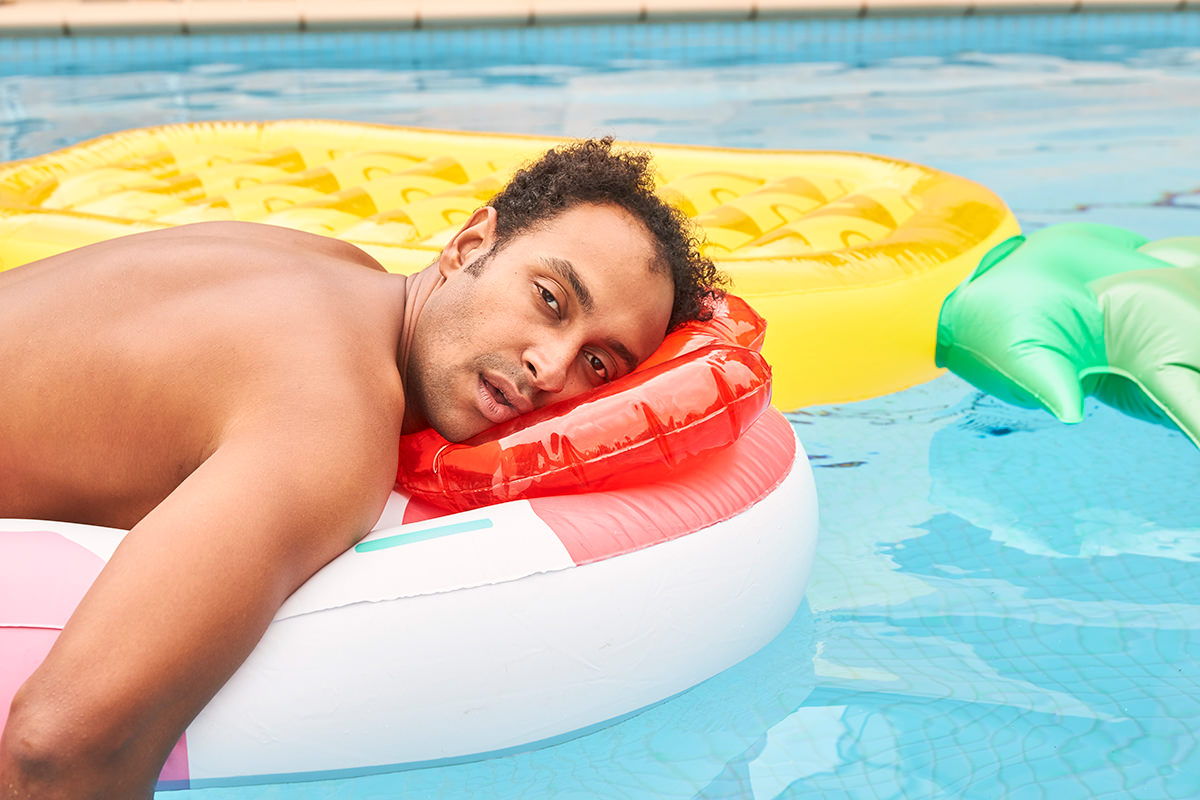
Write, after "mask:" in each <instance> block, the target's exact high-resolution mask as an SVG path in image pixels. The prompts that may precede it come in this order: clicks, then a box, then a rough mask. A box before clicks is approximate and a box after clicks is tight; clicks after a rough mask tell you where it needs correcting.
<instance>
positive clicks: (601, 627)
mask: <svg viewBox="0 0 1200 800" xmlns="http://www.w3.org/2000/svg"><path fill="white" fill-rule="evenodd" d="M762 336H763V324H762V320H761V318H758V317H757V316H756V315H754V314H753V312H752V311H750V309H749V308H748V307H746V306H745V305H744V304H742V303H740V302H739V301H738V300H737V299H736V298H733V297H730V298H728V300H727V303H726V307H725V308H724V309H722V310H719V312H718V313H717V314H716V316H715V317H714V319H713V320H711V321H709V322H707V323H689V324H688V325H686V326H684V327H683V328H681V329H679V330H677V331H675V332H673V333H672V334H671V335H670V336H669V337H668V338H667V341H665V342H664V343H663V345H662V347H660V348H659V350H658V351H656V353H655V354H654V356H652V357H651V359H649V360H648V361H647V362H646V363H645V364H643V365H641V366H640V367H639V368H638V370H637V371H635V372H634V373H632V374H630V375H628V376H625V377H624V378H622V379H620V380H618V381H614V382H613V383H612V384H609V385H608V386H607V387H605V388H604V389H603V390H601V391H599V392H595V393H592V394H590V395H587V396H584V397H581V398H578V399H576V400H574V401H571V402H569V403H566V404H559V405H557V406H554V407H548V408H545V409H541V410H539V411H537V412H534V413H533V414H530V415H527V416H526V417H524V418H521V419H519V420H514V421H513V422H512V423H509V424H508V425H505V426H499V427H498V428H496V429H493V430H492V431H488V432H485V433H484V434H482V435H481V436H480V437H477V438H475V439H472V440H470V441H469V442H466V443H462V444H457V445H449V444H448V443H445V442H443V441H440V440H438V439H437V437H434V436H428V435H427V436H421V435H418V436H413V437H405V438H404V439H403V440H402V446H401V454H402V459H404V460H406V466H405V469H404V470H403V474H404V475H405V484H406V485H404V486H400V487H399V488H398V490H397V491H396V492H394V493H393V495H392V497H391V499H390V501H389V503H388V506H387V508H386V509H385V511H384V512H383V515H382V517H381V519H380V520H379V522H378V523H377V524H376V526H375V527H374V529H373V530H372V531H371V533H369V534H368V535H367V536H366V537H365V538H364V539H363V540H362V541H361V542H360V543H358V544H357V545H356V546H355V547H353V548H352V549H350V550H349V551H347V552H346V553H344V554H343V555H341V556H340V557H338V558H336V559H335V560H334V561H332V562H330V563H329V564H328V565H327V566H326V567H324V568H323V569H322V570H320V571H319V572H318V573H317V574H316V575H315V576H314V577H313V578H311V579H310V580H309V581H308V582H307V583H305V584H304V585H303V586H301V587H300V589H298V590H297V591H296V592H295V593H294V594H293V595H292V596H291V597H290V598H289V599H288V600H287V601H286V602H285V603H284V604H283V606H282V607H281V608H280V609H279V612H278V613H277V614H276V616H275V618H274V620H273V621H272V623H271V624H270V626H269V627H268V630H267V632H266V634H265V635H264V637H263V639H262V641H261V642H260V643H259V645H258V647H257V648H256V649H255V650H254V651H253V653H252V654H251V655H250V657H249V658H248V659H247V660H246V662H245V663H244V664H243V665H242V667H241V668H240V669H239V670H238V671H237V673H236V674H235V675H234V676H233V678H232V679H231V680H230V681H229V682H228V683H227V684H226V685H225V687H224V688H222V689H221V691H220V692H219V693H218V694H217V695H216V696H215V697H214V699H213V700H212V701H211V702H210V703H209V705H208V706H207V707H206V708H205V709H204V710H203V711H202V712H201V713H200V714H199V716H198V717H197V718H196V719H195V720H194V721H193V722H192V724H191V725H190V726H189V727H188V729H187V731H186V733H185V734H184V736H183V738H182V739H181V740H180V741H179V743H178V744H177V745H176V747H175V749H174V750H173V752H172V753H171V757H170V758H169V760H168V761H167V764H166V767H165V768H164V770H163V772H162V775H161V778H160V784H159V788H161V789H171V788H201V787H210V786H226V785H240V784H246V783H276V782H287V781H295V780H304V779H317V778H333V777H346V776H353V775H362V774H369V773H375V772H386V771H392V770H396V769H404V768H414V767H421V766H430V765H439V764H447V763H454V762H458V761H467V760H474V759H479V758H485V757H488V756H492V755H498V754H503V753H506V752H510V751H514V750H523V749H528V748H531V747H537V746H540V745H543V744H549V743H553V742H555V741H557V740H559V739H562V738H567V737H571V736H576V735H580V734H581V733H584V732H586V731H588V730H590V729H592V728H594V727H597V726H600V725H604V724H608V723H611V722H613V721H615V720H618V719H621V718H623V717H625V716H627V715H629V714H632V713H636V712H637V711H639V710H641V709H643V708H645V707H647V706H649V705H653V704H655V703H658V702H660V701H662V700H664V699H666V698H668V697H670V696H672V695H674V694H677V693H679V692H682V691H684V690H686V689H688V688H690V687H692V686H694V685H695V684H697V683H699V682H700V681H703V680H705V679H706V678H709V677H711V676H713V675H715V674H716V673H718V672H720V671H722V670H724V669H726V668H727V667H729V666H732V665H733V664H734V663H736V662H738V661H740V660H742V659H744V658H746V657H747V656H749V655H750V654H751V653H753V652H755V651H756V650H758V649H759V648H761V647H762V646H763V645H765V644H766V643H767V642H769V641H770V640H771V639H772V638H774V637H775V636H776V635H777V634H778V633H779V632H780V631H781V630H782V629H783V627H784V626H785V625H786V624H787V622H788V621H789V620H790V619H791V617H792V615H793V614H794V613H795V611H796V609H797V607H798V606H799V603H800V600H801V597H802V596H803V593H804V588H805V584H806V582H807V578H808V574H809V570H810V568H811V565H812V558H813V552H814V548H815V542H816V529H817V519H816V497H815V490H814V487H813V480H812V473H811V470H810V469H809V466H808V460H807V458H806V456H805V454H804V451H803V449H802V448H801V447H800V446H799V443H798V442H797V440H796V437H795V434H794V432H793V431H792V429H791V426H790V425H789V424H788V422H787V421H786V420H785V419H784V418H783V416H782V415H781V414H780V413H779V412H778V411H776V410H775V409H773V408H771V407H770V372H769V369H768V368H767V367H766V365H765V362H764V361H763V360H762V357H761V356H760V355H759V354H758V352H757V351H756V350H755V348H756V347H757V346H758V345H759V344H761V341H762ZM618 409H625V411H624V412H621V413H617V410H618ZM518 423H520V424H518ZM481 475H483V476H487V479H486V480H484V479H482V478H481V477H480V476H481ZM570 489H574V490H576V491H574V492H571V491H567V490H570ZM410 490H411V491H410ZM580 490H586V493H583V494H580V493H578V491H580ZM464 498H465V499H464ZM517 498H520V499H517ZM451 501H453V504H455V505H457V506H458V507H460V508H463V507H466V508H467V510H463V511H459V512H457V513H447V512H446V510H445V508H444V506H445V505H447V504H448V503H451ZM124 535H125V534H124V532H123V531H118V530H112V529H105V528H96V527H89V526H83V525H74V524H66V523H55V522H45V521H36V520H0V654H2V658H0V729H2V727H3V721H4V718H5V716H6V715H7V711H8V706H9V702H10V701H11V698H12V696H13V693H14V692H15V691H16V689H17V687H18V686H19V685H20V684H21V683H22V682H23V680H24V679H25V677H26V676H27V675H28V674H29V673H30V672H32V670H33V669H35V668H36V667H37V665H38V664H39V663H41V660H42V659H43V658H44V656H45V654H46V652H47V651H48V650H49V647H50V646H51V644H52V643H53V641H54V639H55V638H56V637H57V635H58V632H59V631H60V630H61V629H62V627H63V625H64V624H65V623H66V621H67V619H68V617H69V616H70V614H71V611H72V610H73V609H74V607H75V605H76V604H77V603H78V601H79V599H80V598H81V597H82V596H83V594H84V593H85V592H86V591H87V589H88V587H89V586H90V585H91V583H92V581H93V580H94V579H95V577H96V575H97V574H98V573H99V571H100V570H101V569H102V568H103V566H104V564H105V563H106V561H107V559H108V558H109V556H110V555H111V554H112V553H113V551H114V550H115V548H116V547H117V546H118V544H119V543H120V541H121V539H122V537H123V536H124Z"/></svg>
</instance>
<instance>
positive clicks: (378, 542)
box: [354, 517, 492, 553]
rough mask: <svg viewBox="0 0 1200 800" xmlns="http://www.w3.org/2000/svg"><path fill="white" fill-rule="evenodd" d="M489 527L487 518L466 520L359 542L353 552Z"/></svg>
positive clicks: (373, 549) (369, 551)
mask: <svg viewBox="0 0 1200 800" xmlns="http://www.w3.org/2000/svg"><path fill="white" fill-rule="evenodd" d="M490 527H492V521H491V519H489V518H487V517H484V518H483V519H472V520H467V521H466V522H454V523H451V524H449V525H439V526H438V527H436V528H426V529H425V530H421V531H409V532H408V533H398V534H396V535H395V536H384V537H383V538H382V539H372V540H371V541H369V542H359V543H358V544H356V545H354V551H355V552H356V553H372V552H374V551H376V550H387V549H388V548H390V547H399V546H400V545H402V544H412V543H413V542H424V541H426V540H428V539H440V538H442V537H443V536H452V535H454V534H456V533H467V532H469V531H481V530H485V529H487V528H490Z"/></svg>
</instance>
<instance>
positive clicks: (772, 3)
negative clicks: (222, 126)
mask: <svg viewBox="0 0 1200 800" xmlns="http://www.w3.org/2000/svg"><path fill="white" fill-rule="evenodd" d="M1081 12H1082V13H1087V12H1200V0H350V1H347V0H15V1H14V0H0V37H25V36H87V35H121V34H135V35H136V34H146V35H154V34H158V35H178V34H189V33H195V34H204V33H250V32H303V31H339V30H342V31H354V30H359V31H368V30H416V29H426V28H473V27H496V26H503V27H529V26H548V25H563V24H580V23H600V24H603V23H621V24H627V23H639V22H671V21H703V20H723V21H736V20H759V19H803V18H838V17H841V18H856V17H888V16H943V17H946V16H972V15H986V14H1029V13H1048V14H1065V13H1081Z"/></svg>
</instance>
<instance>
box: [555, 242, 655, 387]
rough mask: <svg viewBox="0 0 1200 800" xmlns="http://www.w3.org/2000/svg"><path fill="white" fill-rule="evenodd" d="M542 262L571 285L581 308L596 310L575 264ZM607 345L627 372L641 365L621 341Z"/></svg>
mask: <svg viewBox="0 0 1200 800" xmlns="http://www.w3.org/2000/svg"><path fill="white" fill-rule="evenodd" d="M541 261H542V263H543V264H545V265H546V266H548V267H549V268H550V269H552V270H554V271H555V272H557V273H558V274H559V276H560V277H561V278H562V279H563V280H565V281H566V282H567V283H569V284H571V291H573V292H574V293H575V297H576V298H578V300H579V306H580V308H582V309H583V310H584V311H586V312H591V311H592V310H593V309H595V308H596V301H595V300H594V299H593V298H592V293H591V291H589V290H588V288H587V286H586V285H585V284H584V282H583V279H582V278H580V277H579V272H578V270H576V269H575V265H574V264H572V263H571V262H570V261H568V260H567V259H565V258H559V257H558V256H542V258H541ZM605 344H606V345H607V346H608V349H609V350H611V351H612V352H614V353H615V354H616V355H617V358H619V359H621V361H623V362H625V369H626V371H628V372H633V369H634V367H636V366H637V365H638V364H639V363H641V362H639V361H638V357H637V356H635V355H634V354H633V353H632V352H630V350H629V348H628V347H626V346H625V345H624V344H622V343H621V342H620V341H619V340H617V339H609V340H607V341H606V342H605Z"/></svg>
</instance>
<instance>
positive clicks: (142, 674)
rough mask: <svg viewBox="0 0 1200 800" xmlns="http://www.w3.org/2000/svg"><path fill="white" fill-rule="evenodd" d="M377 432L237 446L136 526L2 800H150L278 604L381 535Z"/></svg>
mask: <svg viewBox="0 0 1200 800" xmlns="http://www.w3.org/2000/svg"><path fill="white" fill-rule="evenodd" d="M325 433H328V431H326V432H325ZM379 433H380V431H378V430H375V431H373V432H372V436H371V437H370V438H368V436H367V435H366V434H365V432H364V434H363V435H358V436H345V435H344V432H342V431H339V434H340V435H338V436H337V437H334V438H336V439H337V441H338V442H339V444H337V445H336V446H334V447H332V448H331V447H330V446H329V445H328V442H329V440H330V438H331V437H328V436H317V435H314V434H311V433H309V434H305V433H301V434H300V435H297V434H296V432H295V429H292V430H284V429H283V428H282V427H275V428H273V429H272V430H271V431H270V432H262V431H259V432H256V433H255V435H253V436H251V435H244V436H241V437H240V438H234V439H231V440H230V441H228V442H227V443H225V444H223V445H222V446H221V447H220V448H219V449H218V450H217V451H216V452H215V453H214V454H213V455H212V456H211V457H210V458H209V459H208V460H207V461H206V462H205V463H204V464H202V465H201V466H200V467H199V469H197V470H196V471H195V472H194V473H192V475H191V476H189V477H188V478H187V479H186V480H185V481H184V482H183V483H182V484H181V485H180V486H179V487H178V488H177V489H176V490H175V491H174V492H173V493H172V494H171V495H170V496H169V497H168V498H167V499H166V500H164V501H163V502H162V503H161V504H160V505H159V506H158V507H157V508H155V509H154V511H152V512H151V513H150V514H149V515H147V516H146V517H145V519H143V520H142V521H141V522H140V523H139V524H138V525H137V526H135V527H134V528H133V530H132V531H131V532H130V533H129V535H128V536H127V537H126V539H125V541H124V542H123V543H122V544H121V546H120V547H119V548H118V550H117V552H116V553H115V554H114V555H113V558H112V560H111V561H110V562H109V564H108V565H107V567H106V568H105V569H104V570H103V572H102V573H101V574H100V576H99V578H98V579H97V580H96V583H95V584H94V585H93V587H92V588H91V590H90V591H89V592H88V594H87V596H86V597H85V598H84V599H83V601H82V602H81V603H80V605H79V608H78V609H77V610H76V612H75V613H74V615H73V616H72V617H71V620H70V622H69V623H68V624H67V626H66V628H65V629H64V631H63V633H62V635H61V636H60V637H59V639H58V641H57V643H56V644H55V645H54V647H53V649H52V650H51V652H50V654H49V655H48V656H47V658H46V661H45V662H44V664H43V665H42V666H41V667H40V668H39V669H38V671H37V672H35V673H34V675H33V676H32V677H31V678H30V679H29V681H27V682H26V684H25V685H24V686H23V687H22V688H21V690H20V691H19V692H18V694H17V697H16V699H15V700H14V702H13V706H12V712H11V715H10V717H9V720H8V724H7V727H6V730H5V731H4V737H3V741H0V798H4V800H13V799H14V798H26V797H28V798H35V797H36V798H38V799H39V800H50V799H51V798H58V797H64V798H66V797H69V798H73V799H74V798H85V797H96V798H101V797H103V798H114V797H120V798H132V797H150V796H151V794H152V793H153V787H154V783H155V780H156V779H157V777H158V772H159V770H160V769H161V766H162V763H163V761H164V760H165V759H166V757H167V755H168V753H169V752H170V750H171V748H172V747H173V746H174V744H175V742H176V741H177V740H178V738H179V736H180V735H181V734H182V733H183V731H184V729H185V728H186V727H187V725H188V723H189V722H190V721H191V719H192V718H193V717H194V716H195V715H196V714H197V713H199V711H200V710H201V709H202V708H203V707H204V705H205V704H206V703H207V702H208V701H209V699H210V698H211V697H212V696H213V695H214V694H215V693H216V692H217V690H218V689H220V687H221V686H222V685H223V684H224V683H225V681H226V680H227V679H228V678H229V677H230V675H232V674H233V672H234V671H235V670H236V669H237V667H238V666H239V665H240V664H241V663H242V661H243V660H244V659H245V657H246V656H247V655H248V654H249V653H250V651H251V650H252V649H253V648H254V646H255V644H256V643H257V642H258V640H259V638H260V637H261V636H262V634H263V632H264V631H265V629H266V627H267V625H268V624H269V623H270V621H271V619H272V617H273V616H274V614H275V612H276V610H277V609H278V608H279V606H280V605H281V604H282V602H283V601H284V600H285V599H286V598H287V596H288V595H289V594H291V592H292V591H294V590H295V589H296V587H298V586H299V585H300V584H301V583H303V582H304V581H305V580H306V579H307V578H308V577H309V576H310V575H311V574H312V573H313V572H315V571H316V570H317V569H319V568H320V567H321V566H322V565H324V564H325V563H327V562H328V561H329V560H331V559H332V558H333V557H335V556H336V555H338V554H339V553H340V552H342V551H343V550H345V549H346V548H347V547H349V546H350V545H351V544H353V543H354V542H355V541H356V540H357V539H358V538H361V537H362V536H363V535H364V534H365V533H366V532H367V530H368V529H369V527H370V525H371V524H373V522H374V521H375V518H376V517H377V516H378V513H379V511H380V509H381V508H382V507H383V504H384V502H385V501H386V497H387V493H388V490H389V489H390V487H391V482H392V478H393V476H394V469H395V464H394V459H395V455H394V453H391V452H390V451H392V450H393V449H394V448H390V447H386V446H383V444H384V443H385V442H386V441H387V439H383V440H380V439H379V438H378V434H379ZM322 440H323V441H322ZM391 440H392V441H394V440H395V437H394V436H393V437H391Z"/></svg>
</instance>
